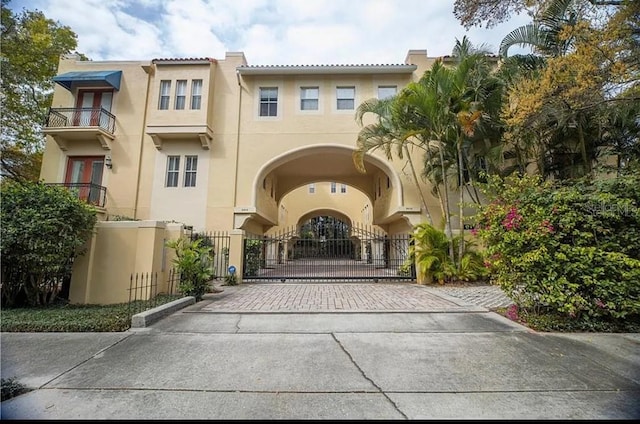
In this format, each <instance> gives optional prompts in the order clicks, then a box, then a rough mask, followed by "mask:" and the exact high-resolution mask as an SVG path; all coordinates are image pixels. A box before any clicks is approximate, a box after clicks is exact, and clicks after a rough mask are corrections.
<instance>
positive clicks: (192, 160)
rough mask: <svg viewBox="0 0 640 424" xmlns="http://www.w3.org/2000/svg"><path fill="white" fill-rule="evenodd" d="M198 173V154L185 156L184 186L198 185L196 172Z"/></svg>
mask: <svg viewBox="0 0 640 424" xmlns="http://www.w3.org/2000/svg"><path fill="white" fill-rule="evenodd" d="M197 173H198V156H185V157H184V186H185V187H195V186H196V174H197Z"/></svg>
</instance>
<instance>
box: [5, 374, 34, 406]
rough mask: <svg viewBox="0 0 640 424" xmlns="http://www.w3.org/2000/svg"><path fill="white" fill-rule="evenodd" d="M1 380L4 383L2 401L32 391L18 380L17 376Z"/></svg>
mask: <svg viewBox="0 0 640 424" xmlns="http://www.w3.org/2000/svg"><path fill="white" fill-rule="evenodd" d="M0 382H1V384H2V402H4V401H5V400H9V399H11V398H14V397H16V396H20V395H21V394H23V393H27V392H30V391H31V389H29V388H27V387H26V386H25V385H24V384H22V383H20V382H19V381H18V380H16V379H15V377H12V378H2V379H0Z"/></svg>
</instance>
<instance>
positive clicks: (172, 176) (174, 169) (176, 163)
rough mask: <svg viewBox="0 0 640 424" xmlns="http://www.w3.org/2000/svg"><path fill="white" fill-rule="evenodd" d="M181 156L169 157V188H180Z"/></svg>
mask: <svg viewBox="0 0 640 424" xmlns="http://www.w3.org/2000/svg"><path fill="white" fill-rule="evenodd" d="M179 173H180V156H167V181H166V186H167V187H178V174H179Z"/></svg>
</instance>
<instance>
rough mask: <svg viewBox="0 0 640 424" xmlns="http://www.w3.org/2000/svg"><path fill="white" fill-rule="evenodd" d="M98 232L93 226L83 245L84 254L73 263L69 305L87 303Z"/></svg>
mask: <svg viewBox="0 0 640 424" xmlns="http://www.w3.org/2000/svg"><path fill="white" fill-rule="evenodd" d="M97 237H98V230H97V228H96V227H95V226H94V227H93V230H92V231H91V237H90V238H89V240H87V242H86V244H85V248H86V250H85V252H84V254H82V255H80V256H78V257H76V258H75V260H74V261H73V268H72V270H71V286H70V287H69V302H70V303H80V304H83V303H87V301H88V300H89V296H90V295H91V284H92V282H93V265H94V257H95V251H96V238H97Z"/></svg>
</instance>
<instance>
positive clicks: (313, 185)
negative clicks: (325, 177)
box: [309, 184, 316, 194]
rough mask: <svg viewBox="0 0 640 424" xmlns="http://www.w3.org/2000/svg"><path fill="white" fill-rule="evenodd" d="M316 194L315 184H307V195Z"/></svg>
mask: <svg viewBox="0 0 640 424" xmlns="http://www.w3.org/2000/svg"><path fill="white" fill-rule="evenodd" d="M315 192H316V185H315V184H309V193H310V194H313V193H315Z"/></svg>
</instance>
